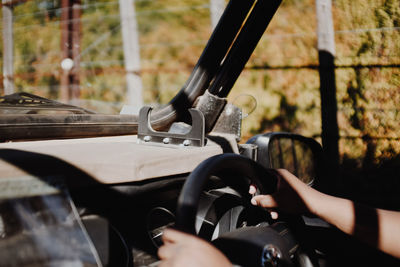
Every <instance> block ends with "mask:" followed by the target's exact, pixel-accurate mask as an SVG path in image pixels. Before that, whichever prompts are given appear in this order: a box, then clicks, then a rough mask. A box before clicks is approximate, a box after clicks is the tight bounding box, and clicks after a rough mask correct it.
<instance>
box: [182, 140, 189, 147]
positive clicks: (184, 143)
mask: <svg viewBox="0 0 400 267" xmlns="http://www.w3.org/2000/svg"><path fill="white" fill-rule="evenodd" d="M190 143H191V142H190V140H187V139H186V140H185V141H183V145H184V146H190Z"/></svg>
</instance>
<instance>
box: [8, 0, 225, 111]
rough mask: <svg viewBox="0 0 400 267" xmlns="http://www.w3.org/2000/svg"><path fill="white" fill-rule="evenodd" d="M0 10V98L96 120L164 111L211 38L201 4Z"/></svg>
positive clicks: (24, 5)
mask: <svg viewBox="0 0 400 267" xmlns="http://www.w3.org/2000/svg"><path fill="white" fill-rule="evenodd" d="M4 2H10V4H9V5H4V6H3V8H2V29H3V31H2V35H3V41H4V42H3V49H2V50H3V54H2V58H1V59H2V63H3V72H8V73H4V76H5V80H6V81H5V82H8V83H7V84H6V83H5V87H4V93H5V94H7V95H8V94H11V93H19V92H25V93H30V94H34V95H36V96H40V97H44V98H48V99H51V100H56V101H58V102H61V103H63V104H70V105H76V106H79V107H82V108H85V109H88V110H91V111H95V112H98V113H102V114H118V113H120V112H121V110H122V109H123V107H124V105H126V106H125V111H124V112H125V113H126V112H127V113H136V114H137V111H138V108H140V107H141V106H142V105H143V104H152V105H153V106H154V105H156V106H157V105H163V104H165V103H168V102H169V101H170V100H171V98H172V97H173V96H174V95H175V94H176V92H177V91H178V90H179V89H180V88H181V87H182V85H183V84H184V82H185V80H186V79H187V78H188V76H189V74H190V72H191V70H192V68H193V66H194V65H195V63H196V61H197V59H198V57H199V55H200V54H201V51H202V49H203V48H204V46H205V44H206V42H207V40H208V38H209V36H210V33H211V31H212V26H211V21H210V8H209V4H208V3H207V1H202V0H191V1H151V0H139V1H126V0H124V1H116V0H108V1H107V0H102V1H94V0H82V1H80V0H79V1H75V0H74V1H72V0H66V1H65V0H60V1H58V0H57V1H56V0H46V1H42V0H41V1H36V0H34V1H3V3H4ZM133 2H135V4H133ZM223 8H224V6H222V9H223ZM11 76H12V77H11ZM8 77H11V78H10V79H9V80H7V79H8ZM24 97H25V100H26V98H27V97H26V95H25V96H24ZM12 112H13V113H16V112H17V111H16V110H13V111H12ZM8 113H10V111H8ZM42 113H43V111H42Z"/></svg>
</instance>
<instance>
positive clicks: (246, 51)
mask: <svg viewBox="0 0 400 267" xmlns="http://www.w3.org/2000/svg"><path fill="white" fill-rule="evenodd" d="M280 3H281V0H258V1H257V3H256V4H255V5H254V7H253V9H252V11H251V13H250V15H249V16H248V18H247V20H246V22H245V25H244V26H243V27H242V29H241V31H240V33H239V35H238V37H237V39H236V40H235V42H234V44H233V46H232V48H231V50H230V51H229V53H228V55H227V57H226V59H225V60H224V63H223V65H222V67H221V69H220V71H219V72H218V74H217V77H216V79H215V81H214V82H213V84H212V85H211V87H210V89H209V91H210V93H212V94H216V95H218V96H220V97H225V96H227V95H228V93H229V92H230V90H231V89H232V87H233V85H234V84H235V82H236V80H237V78H238V77H239V75H240V73H241V72H242V70H243V69H244V67H245V65H246V63H247V61H248V60H249V58H250V56H251V54H252V53H253V51H254V49H255V48H256V46H257V44H258V42H259V40H260V39H261V37H262V35H263V34H264V31H265V29H266V28H267V26H268V24H269V23H270V21H271V19H272V17H273V16H274V14H275V12H276V11H277V9H278V7H279V5H280Z"/></svg>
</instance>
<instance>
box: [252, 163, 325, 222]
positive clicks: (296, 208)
mask: <svg viewBox="0 0 400 267" xmlns="http://www.w3.org/2000/svg"><path fill="white" fill-rule="evenodd" d="M276 172H277V177H278V183H277V189H276V192H275V193H273V194H271V195H257V196H254V197H253V198H252V199H251V203H252V204H253V205H256V206H261V207H263V208H267V209H268V210H269V211H270V213H271V217H272V218H273V219H277V218H278V213H277V212H276V210H280V211H283V212H286V213H291V214H300V213H306V212H312V208H311V203H312V201H311V199H312V198H316V197H317V196H316V195H317V194H318V191H316V190H314V189H312V188H311V187H309V186H307V185H306V184H304V183H303V182H302V181H300V179H298V178H297V177H296V176H294V175H293V174H291V173H290V172H289V171H287V170H284V169H277V170H276ZM255 192H256V188H255V187H254V186H250V189H249V193H250V194H254V193H255Z"/></svg>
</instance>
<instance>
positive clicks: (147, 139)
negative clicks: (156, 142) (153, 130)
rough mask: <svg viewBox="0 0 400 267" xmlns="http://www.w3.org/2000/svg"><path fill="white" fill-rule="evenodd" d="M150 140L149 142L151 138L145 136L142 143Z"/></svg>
mask: <svg viewBox="0 0 400 267" xmlns="http://www.w3.org/2000/svg"><path fill="white" fill-rule="evenodd" d="M150 140H151V136H148V135H146V136H145V137H144V138H143V141H145V142H150Z"/></svg>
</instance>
